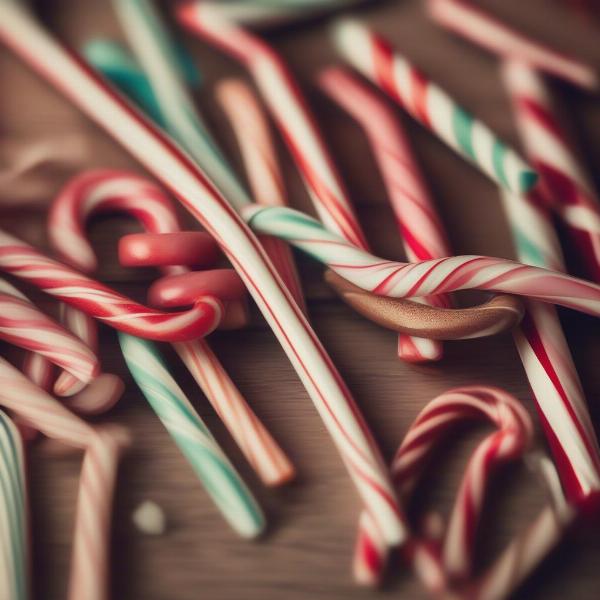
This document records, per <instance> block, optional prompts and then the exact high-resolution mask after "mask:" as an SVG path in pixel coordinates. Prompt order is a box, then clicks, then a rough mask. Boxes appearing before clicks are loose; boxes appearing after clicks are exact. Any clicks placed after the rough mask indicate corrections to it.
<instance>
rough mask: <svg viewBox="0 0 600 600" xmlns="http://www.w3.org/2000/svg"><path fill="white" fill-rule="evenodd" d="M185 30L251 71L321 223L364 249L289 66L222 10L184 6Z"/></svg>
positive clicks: (181, 18)
mask: <svg viewBox="0 0 600 600" xmlns="http://www.w3.org/2000/svg"><path fill="white" fill-rule="evenodd" d="M177 17H178V19H179V21H180V23H181V24H182V25H184V26H185V27H187V28H188V29H190V30H191V31H193V32H194V33H197V34H198V35H200V36H202V38H203V39H206V40H207V41H209V42H211V43H212V44H214V45H216V46H217V47H219V48H220V49H222V50H224V51H225V52H227V53H228V54H229V55H231V56H232V57H233V58H235V59H237V60H239V61H240V62H242V63H243V65H244V66H245V67H247V68H248V70H249V71H250V74H251V75H252V77H253V79H254V82H255V83H256V85H257V86H258V88H259V90H260V92H261V95H262V97H263V99H264V101H265V103H266V105H267V107H268V109H269V112H270V114H271V116H272V117H273V119H274V121H275V123H276V125H277V127H278V128H279V130H280V131H281V133H282V136H283V138H284V140H285V142H286V144H287V145H288V148H289V149H290V152H291V154H292V157H293V159H294V161H295V162H296V165H297V166H298V169H299V171H300V174H301V175H302V178H303V180H304V185H305V186H306V188H307V190H308V193H309V195H310V197H311V200H312V202H313V205H314V207H315V210H316V211H317V213H318V215H319V218H320V219H321V221H323V223H324V224H325V226H326V227H328V228H329V229H331V230H332V231H335V232H336V233H339V234H340V235H342V236H343V237H345V238H346V239H347V240H348V241H350V242H352V243H353V244H355V245H356V246H359V247H361V248H367V241H366V239H365V236H364V234H363V232H362V229H361V227H360V224H359V222H358V220H357V219H356V216H355V214H354V210H353V209H352V206H351V204H350V201H349V199H348V198H347V194H346V190H345V189H344V186H343V185H342V181H341V179H340V177H339V175H338V173H337V172H336V169H335V166H334V164H333V160H332V159H331V156H330V155H329V152H328V150H327V148H326V146H325V142H324V140H323V139H322V137H321V134H320V132H319V131H318V129H317V124H316V121H315V119H314V117H313V115H312V114H311V113H310V109H309V107H308V104H307V103H306V100H305V99H304V97H303V96H302V93H301V91H300V88H299V86H298V84H297V83H296V81H295V80H294V77H293V75H292V73H291V72H290V70H289V69H288V67H287V65H286V64H285V63H284V62H283V60H282V59H281V58H280V57H279V56H278V55H277V54H276V52H275V51H274V50H273V49H272V48H270V47H269V46H268V45H267V44H266V43H265V42H263V41H262V40H261V39H260V38H258V37H257V36H255V35H253V34H252V33H250V32H249V31H246V30H244V29H242V28H241V27H238V26H237V25H236V24H235V23H233V22H231V21H227V20H226V19H225V18H224V17H223V16H222V14H221V10H220V9H219V8H217V7H210V6H205V5H204V4H203V3H202V2H200V3H190V4H182V5H181V6H180V7H179V9H178V11H177Z"/></svg>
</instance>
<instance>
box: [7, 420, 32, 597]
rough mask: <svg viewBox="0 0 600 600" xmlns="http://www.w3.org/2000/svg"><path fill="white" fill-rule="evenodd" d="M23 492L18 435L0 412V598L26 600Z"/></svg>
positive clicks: (25, 517) (21, 449) (25, 506)
mask: <svg viewBox="0 0 600 600" xmlns="http://www.w3.org/2000/svg"><path fill="white" fill-rule="evenodd" d="M28 512H29V511H28V508H27V488H26V484H25V462H24V457H23V442H22V440H21V434H20V433H19V430H18V429H17V427H16V426H15V424H14V423H13V422H12V421H11V420H10V419H9V418H8V416H7V415H6V414H5V413H3V412H2V411H0V598H3V599H4V598H6V599H7V600H9V599H10V600H26V599H27V598H29V581H28V578H29V550H28V544H29V532H28V524H27V515H28Z"/></svg>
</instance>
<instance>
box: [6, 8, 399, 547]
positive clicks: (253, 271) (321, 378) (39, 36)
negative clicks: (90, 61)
mask: <svg viewBox="0 0 600 600" xmlns="http://www.w3.org/2000/svg"><path fill="white" fill-rule="evenodd" d="M1 2H2V4H1V5H2V11H3V18H2V21H1V22H0V39H1V40H2V41H3V42H4V43H5V44H7V45H8V46H9V47H10V48H11V49H12V50H13V51H14V52H16V53H17V54H18V55H19V56H21V57H22V58H23V59H24V60H26V61H27V62H28V64H30V65H31V66H32V67H33V68H34V69H35V70H36V71H37V72H38V73H39V74H40V75H42V76H43V77H45V78H46V79H48V80H49V81H50V82H51V83H52V84H54V85H55V86H56V87H58V88H59V89H60V90H61V91H62V92H63V93H65V94H66V96H67V97H68V98H69V99H70V100H71V101H73V102H74V103H75V104H76V105H77V106H79V107H80V108H81V109H82V110H84V112H85V113H86V114H87V115H88V116H90V117H91V118H92V119H93V120H94V121H96V122H97V123H98V124H100V125H101V126H102V127H104V128H105V129H106V130H107V132H108V133H110V134H111V135H112V136H113V137H114V138H115V139H116V140H118V141H119V142H120V143H121V144H122V145H123V146H124V147H125V148H126V149H127V150H129V151H130V152H131V153H132V154H133V155H134V156H135V157H136V158H138V160H140V162H141V163H142V164H143V165H144V166H145V167H146V168H147V169H148V170H149V171H151V172H152V173H153V174H154V175H155V176H156V178H157V179H158V180H159V181H161V182H162V183H163V184H164V185H165V186H166V187H167V188H168V189H170V190H171V191H172V192H173V194H174V195H175V196H176V197H177V198H178V199H179V200H180V201H181V202H182V203H183V204H184V206H185V207H186V208H187V209H188V210H189V211H190V212H192V214H193V215H194V216H195V217H196V218H197V219H198V220H199V221H200V223H201V224H202V225H203V226H204V228H205V229H206V230H207V231H208V232H209V233H210V234H211V235H212V236H213V237H214V238H215V239H216V240H217V241H218V242H219V245H220V246H221V248H222V249H223V250H224V252H225V253H226V255H227V256H228V258H229V259H230V260H231V261H232V263H233V265H234V267H235V268H236V269H237V271H238V273H239V274H240V276H241V277H242V279H243V280H244V283H245V284H246V287H247V288H248V290H249V291H250V293H251V294H252V296H253V297H254V299H255V301H256V303H257V304H258V307H259V308H260V310H261V311H262V312H263V315H264V316H265V318H266V319H267V322H268V323H269V325H270V326H271V328H272V329H273V331H274V333H275V334H276V336H277V338H278V339H279V341H280V343H281V345H282V346H283V348H284V350H285V351H286V353H287V354H288V356H289V358H290V360H291V361H292V364H293V366H294V367H295V368H296V370H297V372H298V374H299V376H300V377H301V379H302V382H303V384H304V385H305V387H306V389H307V391H308V392H309V394H310V396H311V398H312V399H313V401H314V403H315V406H316V408H317V409H318V411H319V414H320V415H321V417H322V419H323V421H324V423H325V425H326V427H327V429H328V431H329V433H330V435H331V436H332V438H333V440H334V442H335V443H336V446H337V447H338V450H339V451H340V453H341V455H342V457H343V460H344V464H345V466H346V467H347V469H348V471H349V474H350V475H351V477H352V480H353V482H354V483H355V485H356V487H357V491H358V492H359V493H360V496H361V498H362V499H363V501H364V503H365V506H366V507H367V508H368V509H369V510H370V511H371V513H372V514H373V515H374V518H375V519H376V521H377V523H378V525H379V526H380V527H381V529H382V530H383V531H385V533H386V539H387V541H388V542H389V543H391V544H393V543H398V542H400V541H401V540H402V539H403V537H404V536H405V529H404V525H403V523H402V518H401V515H400V511H399V508H398V504H397V501H396V498H395V494H394V491H393V489H392V485H391V482H390V479H389V475H388V473H387V470H386V467H385V465H384V463H383V460H382V459H381V455H380V454H379V451H378V449H377V447H376V445H375V442H374V440H373V438H372V436H371V434H370V432H369V430H368V427H367V425H366V423H365V422H364V420H363V419H362V417H361V416H360V412H359V410H358V407H357V406H356V404H355V403H354V401H353V399H352V397H351V395H350V392H349V391H348V389H347V387H346V386H345V384H344V383H343V381H342V379H341V377H340V375H339V373H338V372H337V370H336V369H335V367H334V366H333V364H332V362H331V359H330V358H329V357H328V356H327V353H326V352H325V349H324V348H323V346H322V345H321V344H320V342H319V341H318V339H317V337H316V336H315V334H314V332H313V331H312V329H311V328H310V326H309V325H308V323H307V322H306V319H305V318H304V317H303V315H302V313H301V311H300V310H299V309H298V307H297V306H296V305H295V303H294V302H293V299H292V298H291V296H290V294H289V292H287V290H286V289H285V287H284V286H283V284H282V283H281V281H280V279H279V277H278V276H277V274H276V272H275V271H274V269H273V267H272V265H271V264H270V262H269V260H268V259H267V257H266V255H265V254H264V252H263V250H262V249H261V246H260V243H259V242H258V240H257V239H256V237H255V236H254V235H253V234H252V233H251V231H250V230H249V229H248V227H247V226H246V225H245V224H244V222H243V221H242V220H241V218H240V217H239V216H238V215H237V214H236V213H235V211H234V210H233V209H232V208H231V206H230V205H229V204H228V203H227V201H226V200H225V199H224V198H223V197H222V196H221V195H220V194H219V192H218V191H217V189H216V188H215V187H214V186H213V185H212V183H211V182H210V181H209V180H208V179H207V178H206V177H205V176H204V174H203V173H202V171H200V170H199V169H198V167H197V166H196V165H195V164H194V163H193V162H191V161H190V159H189V158H188V157H187V155H185V154H184V153H182V152H181V151H180V150H179V148H178V147H177V146H176V145H174V144H173V142H172V141H171V140H170V138H169V137H168V136H167V135H165V134H164V132H162V131H160V130H159V129H157V128H156V127H154V126H153V125H152V124H151V123H150V122H149V121H147V120H146V119H145V118H144V117H143V116H141V115H140V114H139V113H138V112H137V111H136V110H135V109H133V108H132V107H131V106H130V105H129V104H128V103H127V102H126V101H124V100H123V98H122V97H121V96H119V95H118V93H116V92H115V91H114V90H112V89H111V88H110V87H108V86H107V85H106V84H105V83H104V81H103V80H102V79H100V78H99V77H97V76H96V74H95V73H93V72H92V71H90V69H89V68H88V67H87V66H86V65H85V64H84V63H82V62H81V60H80V59H79V58H77V57H76V56H75V55H73V53H72V52H69V51H68V50H66V49H65V48H64V47H63V46H61V45H60V43H59V42H57V41H56V40H55V39H54V38H53V37H52V36H51V35H49V34H48V33H47V32H46V31H45V30H44V28H43V27H41V26H40V25H39V24H38V23H37V22H36V21H35V19H34V18H33V17H32V15H31V13H29V12H28V11H27V10H26V9H25V8H23V7H22V6H19V5H18V4H14V3H13V2H12V1H9V0H1Z"/></svg>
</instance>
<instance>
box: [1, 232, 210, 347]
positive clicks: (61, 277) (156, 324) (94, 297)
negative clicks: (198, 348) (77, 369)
mask: <svg viewBox="0 0 600 600" xmlns="http://www.w3.org/2000/svg"><path fill="white" fill-rule="evenodd" d="M0 270H3V271H6V272H7V273H10V274H11V275H14V276H15V277H18V278H20V279H23V280H25V281H27V282H29V283H31V284H33V285H35V286H36V287H39V288H41V289H42V290H43V291H44V292H46V293H47V294H50V295H51V296H54V297H55V298H58V299H59V300H62V301H63V302H65V303H66V304H70V305H72V306H74V307H75V308H78V309H80V310H81V311H83V312H85V313H87V314H89V315H92V316H93V317H94V318H96V319H98V320H100V321H102V322H103V323H106V324H107V325H110V326H111V327H114V328H115V329H119V330H120V331H127V332H129V333H133V334H135V335H139V336H142V337H149V338H151V339H154V340H164V341H183V340H188V339H193V338H196V337H199V336H203V335H206V334H208V333H210V332H211V331H212V330H213V329H214V328H215V327H216V326H217V324H218V323H219V320H220V318H221V314H222V306H221V303H220V302H219V301H218V300H217V299H216V298H210V297H207V298H200V299H198V302H197V303H196V304H195V305H194V307H193V308H192V309H191V310H189V311H185V312H181V313H172V314H171V313H169V314H167V313H161V312H160V311H157V310H154V309H152V308H148V307H146V306H143V305H141V304H138V303H137V302H134V301H133V300H130V299H129V298H127V297H125V296H122V295H121V294H118V293H117V292H115V291H113V290H111V289H110V288H109V287H107V286H105V285H103V284H101V283H99V282H97V281H94V280H93V279H90V278H89V277H86V276H85V275H82V274H81V273H78V272H77V271H75V270H73V269H71V268H70V267H67V266H66V265H63V264H61V263H59V262H58V261H56V260H53V259H52V258H49V257H47V256H44V255H43V254H42V253H41V252H39V251H38V250H36V249H35V248H33V246H30V245H29V244H27V243H26V242H23V241H21V240H19V239H17V238H16V237H13V236H12V235H9V234H8V233H6V232H4V231H1V230H0Z"/></svg>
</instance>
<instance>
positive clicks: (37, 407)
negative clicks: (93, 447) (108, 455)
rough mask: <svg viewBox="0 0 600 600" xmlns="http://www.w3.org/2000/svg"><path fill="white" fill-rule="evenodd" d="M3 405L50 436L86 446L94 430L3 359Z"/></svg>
mask: <svg viewBox="0 0 600 600" xmlns="http://www.w3.org/2000/svg"><path fill="white" fill-rule="evenodd" d="M0 405H1V406H4V407H5V408H7V409H9V410H10V411H12V412H14V413H15V414H17V415H18V416H19V417H20V418H21V419H23V421H25V422H26V423H27V424H28V425H30V426H32V427H35V428H36V429H38V430H39V431H41V432H42V433H43V434H44V435H46V436H47V437H49V438H53V439H57V440H60V441H61V442H64V443H65V444H68V445H70V446H73V447H75V448H86V446H87V444H88V442H89V440H90V439H91V438H92V436H93V435H94V430H93V429H92V427H91V426H90V425H88V424H87V423H86V422H85V421H82V420H81V419H80V418H79V417H77V416H75V415H74V414H73V413H72V412H70V411H69V410H68V409H67V408H65V407H64V406H62V404H60V402H58V401H57V400H56V399H54V398H53V397H52V396H50V395H49V394H48V393H47V392H45V391H44V390H42V389H41V388H39V387H38V386H37V385H35V384H34V383H33V382H31V381H30V380H29V379H27V377H25V375H23V374H22V373H21V371H19V370H18V369H16V368H15V367H13V366H12V365H11V364H10V363H9V362H8V361H6V360H4V359H3V358H0Z"/></svg>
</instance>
